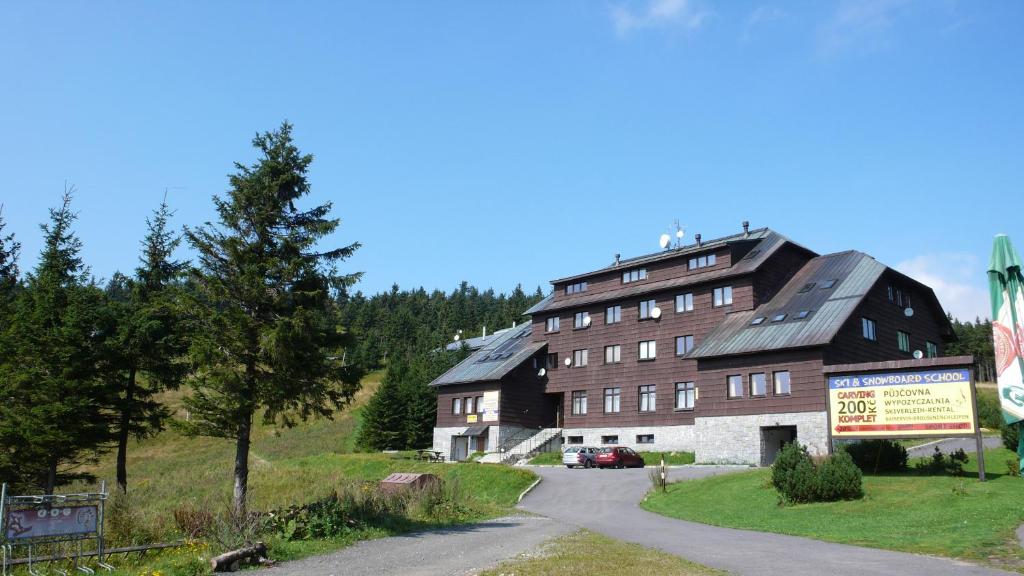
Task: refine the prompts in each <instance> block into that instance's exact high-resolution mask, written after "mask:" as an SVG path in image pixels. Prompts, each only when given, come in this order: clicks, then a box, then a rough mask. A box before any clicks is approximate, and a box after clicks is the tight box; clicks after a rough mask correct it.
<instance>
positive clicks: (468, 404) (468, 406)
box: [466, 396, 476, 414]
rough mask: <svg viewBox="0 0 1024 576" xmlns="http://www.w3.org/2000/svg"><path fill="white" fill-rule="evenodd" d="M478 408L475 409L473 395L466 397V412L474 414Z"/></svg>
mask: <svg viewBox="0 0 1024 576" xmlns="http://www.w3.org/2000/svg"><path fill="white" fill-rule="evenodd" d="M475 412H476V410H474V409H473V397H472V396H470V397H468V398H466V414H474V413H475Z"/></svg>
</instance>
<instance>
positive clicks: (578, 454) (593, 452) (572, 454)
mask: <svg viewBox="0 0 1024 576" xmlns="http://www.w3.org/2000/svg"><path fill="white" fill-rule="evenodd" d="M599 451H600V448H594V447H591V446H570V447H568V448H566V449H565V451H564V452H562V464H565V467H566V468H575V467H576V466H580V467H581V468H592V467H594V466H595V465H596V460H595V458H596V457H597V453H598V452H599Z"/></svg>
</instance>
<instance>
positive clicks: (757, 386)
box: [750, 372, 768, 396]
mask: <svg viewBox="0 0 1024 576" xmlns="http://www.w3.org/2000/svg"><path fill="white" fill-rule="evenodd" d="M767 394H768V386H767V381H766V380H765V377H764V372H754V373H753V374H751V375H750V395H751V396H765V395H767Z"/></svg>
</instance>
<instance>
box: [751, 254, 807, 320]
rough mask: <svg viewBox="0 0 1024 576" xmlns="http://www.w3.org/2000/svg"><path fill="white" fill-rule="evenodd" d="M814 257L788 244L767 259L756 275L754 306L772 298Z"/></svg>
mask: <svg viewBox="0 0 1024 576" xmlns="http://www.w3.org/2000/svg"><path fill="white" fill-rule="evenodd" d="M812 257H813V254H811V253H809V252H807V251H806V250H804V249H802V248H800V247H798V246H794V245H793V244H786V245H785V246H783V247H781V248H779V250H778V251H777V252H776V253H775V254H772V256H771V257H770V258H768V259H767V260H765V262H764V264H762V265H761V266H760V268H758V270H757V272H756V273H755V275H754V307H755V308H756V307H757V306H760V305H761V304H764V303H765V302H768V301H769V300H771V299H772V297H773V296H775V294H776V293H777V292H778V291H779V290H781V289H782V287H783V286H785V285H786V283H787V282H789V280H790V279H791V278H793V276H794V275H796V273H797V272H799V271H800V269H801V268H803V267H804V265H805V264H807V262H808V261H809V260H810V259H811V258H812Z"/></svg>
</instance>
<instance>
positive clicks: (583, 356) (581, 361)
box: [572, 348, 589, 368]
mask: <svg viewBox="0 0 1024 576" xmlns="http://www.w3.org/2000/svg"><path fill="white" fill-rule="evenodd" d="M587 350H588V348H582V349H580V350H573V351H572V367H573V368H582V367H584V366H586V365H587V356H589V354H588V353H587Z"/></svg>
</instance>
